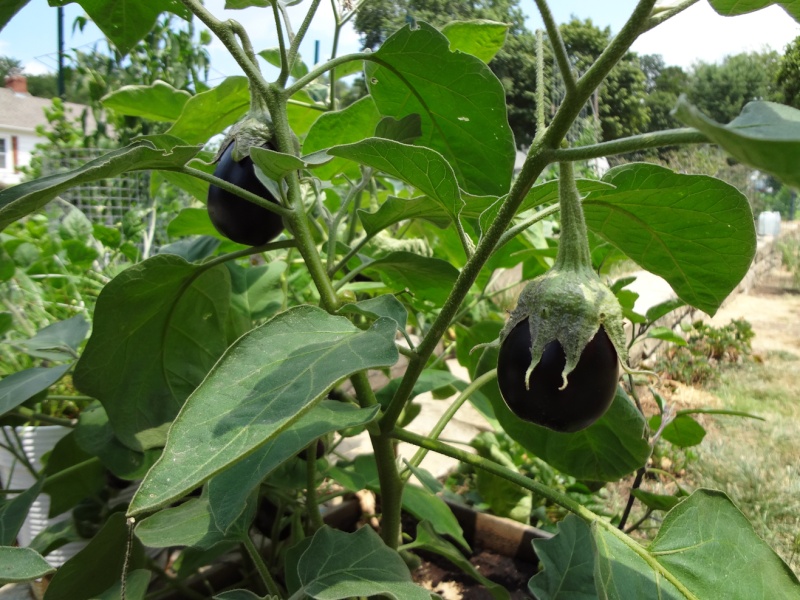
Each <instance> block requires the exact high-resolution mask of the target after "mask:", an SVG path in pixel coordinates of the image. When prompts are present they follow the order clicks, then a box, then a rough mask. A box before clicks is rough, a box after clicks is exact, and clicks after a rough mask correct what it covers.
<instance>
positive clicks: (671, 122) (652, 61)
mask: <svg viewBox="0 0 800 600" xmlns="http://www.w3.org/2000/svg"><path fill="white" fill-rule="evenodd" d="M639 64H640V65H641V67H642V72H643V73H644V75H645V78H646V83H645V91H646V95H645V97H644V102H645V106H646V107H647V112H648V115H649V119H650V120H649V123H648V125H647V131H662V130H664V129H673V128H675V127H680V126H681V124H680V122H679V121H678V120H677V119H676V118H675V117H674V116H672V114H671V113H672V109H673V108H675V104H676V103H677V102H678V97H679V96H680V95H681V94H682V93H685V92H686V90H687V88H688V86H689V75H688V74H687V73H686V72H685V71H684V70H683V69H682V68H681V67H677V66H667V65H666V64H665V63H664V58H663V57H662V56H661V55H660V54H645V55H642V56H640V57H639Z"/></svg>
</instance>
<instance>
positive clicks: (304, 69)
mask: <svg viewBox="0 0 800 600" xmlns="http://www.w3.org/2000/svg"><path fill="white" fill-rule="evenodd" d="M230 4H232V3H231V2H227V3H226V8H244V7H243V6H227V5H230ZM243 4H248V5H250V6H252V5H254V4H257V5H260V6H269V4H264V3H263V2H252V1H250V2H247V1H246V2H243ZM258 55H259V56H260V57H261V58H263V59H264V60H265V61H267V62H268V63H269V64H271V65H272V66H273V67H278V68H279V69H280V68H281V61H282V60H283V59H282V58H281V49H280V48H267V49H266V50H262V51H261V52H259V53H258ZM289 74H290V75H291V76H292V77H294V78H295V79H299V78H300V77H303V76H304V75H307V74H308V65H306V63H304V62H303V61H302V59H301V58H300V55H297V56H295V60H294V63H293V64H292V70H291V71H290V72H289Z"/></svg>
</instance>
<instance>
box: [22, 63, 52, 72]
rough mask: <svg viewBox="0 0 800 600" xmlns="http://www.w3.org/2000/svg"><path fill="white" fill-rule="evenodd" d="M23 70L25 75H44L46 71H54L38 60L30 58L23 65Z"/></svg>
mask: <svg viewBox="0 0 800 600" xmlns="http://www.w3.org/2000/svg"><path fill="white" fill-rule="evenodd" d="M22 71H23V72H24V73H25V75H44V74H45V73H52V71H51V70H50V69H48V68H47V66H46V65H44V64H43V63H41V62H39V61H38V60H29V61H28V62H26V63H25V64H24V65H23V67H22Z"/></svg>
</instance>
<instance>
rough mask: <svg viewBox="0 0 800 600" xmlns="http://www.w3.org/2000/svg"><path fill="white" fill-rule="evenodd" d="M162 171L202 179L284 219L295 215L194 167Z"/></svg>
mask: <svg viewBox="0 0 800 600" xmlns="http://www.w3.org/2000/svg"><path fill="white" fill-rule="evenodd" d="M162 170H163V171H175V172H177V173H184V174H185V175H191V176H192V177H196V178H197V179H202V180H203V181H206V182H208V183H210V184H211V185H215V186H217V187H218V188H220V189H222V190H225V191H226V192H230V193H231V194H236V195H237V196H239V197H240V198H244V199H245V200H247V201H248V202H252V203H253V204H257V205H258V206H260V207H261V208H266V209H267V210H268V211H270V212H273V213H275V214H277V215H280V216H281V217H283V218H284V219H287V218H289V217H290V216H291V215H292V214H294V213H293V212H292V211H291V210H289V209H288V208H285V207H283V206H281V205H280V204H278V203H277V202H272V201H270V200H267V199H266V198H262V197H261V196H259V195H258V194H254V193H253V192H249V191H247V190H246V189H244V188H240V187H239V186H238V185H234V184H232V183H230V182H229V181H225V180H224V179H220V178H219V177H216V176H215V175H211V174H210V173H206V172H205V171H201V170H200V169H195V168H194V167H187V166H186V165H184V166H182V167H178V168H174V169H162Z"/></svg>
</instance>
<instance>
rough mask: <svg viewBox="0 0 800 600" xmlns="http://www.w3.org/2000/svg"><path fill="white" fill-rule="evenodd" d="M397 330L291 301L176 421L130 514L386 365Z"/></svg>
mask: <svg viewBox="0 0 800 600" xmlns="http://www.w3.org/2000/svg"><path fill="white" fill-rule="evenodd" d="M396 329H397V324H396V323H395V322H394V321H393V320H391V319H379V320H378V321H376V322H375V324H374V325H373V326H372V327H371V328H370V329H369V330H367V331H361V330H360V329H358V328H357V327H355V326H354V325H353V324H352V323H350V321H348V320H347V319H345V318H344V317H336V316H332V315H329V314H328V313H326V312H325V311H323V310H322V309H319V308H315V307H311V306H298V307H295V308H292V309H290V310H288V311H286V312H284V313H281V314H279V315H278V316H276V317H275V318H273V319H272V320H271V321H268V322H267V323H265V324H264V325H262V326H261V327H258V328H257V329H254V330H253V331H251V332H250V333H248V334H246V335H244V336H243V337H241V338H240V339H239V340H238V341H237V342H236V343H235V344H234V345H233V346H231V347H230V348H229V349H228V351H227V352H226V353H225V355H224V356H223V357H222V358H221V359H220V361H219V362H218V363H217V364H216V366H215V367H214V369H213V370H212V371H211V372H210V373H209V374H208V377H206V379H205V380H204V381H203V384H202V385H201V386H200V387H198V388H197V390H195V392H194V393H193V394H192V395H191V397H190V398H189V399H188V400H187V402H186V404H185V405H184V407H183V409H182V410H181V413H180V415H179V416H178V418H177V419H175V422H174V423H173V425H172V428H171V429H170V433H169V438H168V439H167V446H166V448H165V449H164V453H163V454H162V456H161V458H160V459H159V461H158V462H157V463H156V464H155V465H154V466H153V468H152V469H151V470H150V472H149V473H148V474H147V477H145V479H144V481H143V482H142V485H141V487H140V488H139V491H138V492H137V494H136V496H134V498H133V501H132V502H131V507H130V513H131V514H138V513H140V512H144V511H147V510H152V509H154V508H158V507H160V506H164V505H165V504H166V503H168V502H170V501H171V500H173V499H175V498H179V497H180V496H182V495H183V494H185V493H186V492H188V491H190V490H191V489H193V488H194V487H196V486H197V485H199V484H201V483H203V482H204V481H206V480H207V479H209V478H210V477H212V476H213V475H215V474H217V473H219V472H220V471H221V470H223V469H225V468H226V467H228V466H229V465H232V464H233V463H235V462H236V461H238V460H241V459H243V458H245V457H247V456H248V455H250V454H251V453H253V452H255V451H256V450H258V449H259V448H260V447H261V446H263V445H264V444H266V443H267V442H269V441H271V440H273V439H276V438H277V437H278V435H279V434H280V433H281V432H283V431H284V430H285V429H287V428H288V427H289V426H291V425H292V423H294V422H295V421H297V420H298V419H299V418H300V417H302V416H303V415H304V414H305V413H306V412H308V411H309V410H311V409H312V408H313V407H314V405H316V404H317V403H318V402H319V401H320V400H322V399H323V397H324V396H325V394H326V392H327V391H328V390H329V389H330V388H331V386H333V384H334V383H336V382H337V381H339V380H340V379H342V378H343V377H348V376H350V375H352V374H353V373H356V372H358V371H362V370H364V369H370V368H377V367H388V366H390V365H393V364H394V363H395V362H396V361H397V357H398V352H397V348H396V347H395V344H394V334H395V331H396ZM197 448H202V449H203V452H202V453H199V452H196V451H195V449H197Z"/></svg>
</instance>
